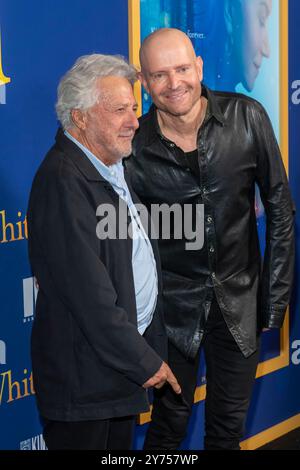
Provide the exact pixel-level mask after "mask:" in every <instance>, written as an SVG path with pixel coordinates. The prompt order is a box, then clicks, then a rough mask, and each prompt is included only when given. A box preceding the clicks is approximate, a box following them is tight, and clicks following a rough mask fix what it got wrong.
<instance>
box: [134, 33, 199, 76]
mask: <svg viewBox="0 0 300 470" xmlns="http://www.w3.org/2000/svg"><path fill="white" fill-rule="evenodd" d="M169 48H176V49H178V48H181V49H186V51H187V52H188V54H189V55H190V57H191V58H193V59H196V54H195V51H194V48H193V44H192V43H191V40H190V39H189V37H188V36H187V35H186V34H185V33H183V32H182V31H180V30H179V29H175V28H161V29H157V30H156V31H154V32H153V33H151V34H149V36H147V37H146V38H145V39H144V41H143V43H142V45H141V48H140V63H141V69H142V71H145V70H147V69H148V68H149V62H150V61H151V57H152V55H153V54H155V55H156V56H157V55H159V54H160V53H162V54H164V55H165V54H166V53H167V51H168V49H169Z"/></svg>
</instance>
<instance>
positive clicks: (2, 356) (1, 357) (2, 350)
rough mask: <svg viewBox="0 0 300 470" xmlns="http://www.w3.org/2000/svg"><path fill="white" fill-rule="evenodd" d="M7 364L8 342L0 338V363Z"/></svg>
mask: <svg viewBox="0 0 300 470" xmlns="http://www.w3.org/2000/svg"><path fill="white" fill-rule="evenodd" d="M4 364H6V344H5V342H4V341H2V340H0V365H4Z"/></svg>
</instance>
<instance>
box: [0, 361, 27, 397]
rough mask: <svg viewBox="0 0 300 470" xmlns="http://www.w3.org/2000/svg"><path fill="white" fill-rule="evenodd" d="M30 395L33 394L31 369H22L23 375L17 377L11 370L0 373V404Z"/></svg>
mask: <svg viewBox="0 0 300 470" xmlns="http://www.w3.org/2000/svg"><path fill="white" fill-rule="evenodd" d="M31 395H35V391H34V387H33V378H32V372H31V371H28V369H24V370H23V377H17V378H16V376H15V374H14V372H13V371H12V370H6V371H5V372H2V373H1V374H0V406H1V405H4V404H10V403H13V402H14V401H17V400H20V399H21V398H27V397H30V396H31Z"/></svg>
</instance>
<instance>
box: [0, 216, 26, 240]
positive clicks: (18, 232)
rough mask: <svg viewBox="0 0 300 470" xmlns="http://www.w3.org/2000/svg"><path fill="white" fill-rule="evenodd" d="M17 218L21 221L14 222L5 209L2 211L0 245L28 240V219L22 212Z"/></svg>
mask: <svg viewBox="0 0 300 470" xmlns="http://www.w3.org/2000/svg"><path fill="white" fill-rule="evenodd" d="M17 217H18V219H19V220H17V221H12V220H11V219H10V218H9V217H8V215H7V212H6V211H5V210H4V209H3V210H1V211H0V243H9V242H17V241H20V240H25V239H26V240H27V238H28V227H27V217H26V215H25V216H24V215H22V212H21V211H18V212H17Z"/></svg>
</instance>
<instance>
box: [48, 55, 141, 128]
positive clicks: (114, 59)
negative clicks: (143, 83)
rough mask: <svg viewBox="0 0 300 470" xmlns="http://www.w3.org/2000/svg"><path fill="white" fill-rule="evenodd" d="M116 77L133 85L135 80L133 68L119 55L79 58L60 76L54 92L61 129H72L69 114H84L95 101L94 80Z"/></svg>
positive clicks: (96, 95)
mask: <svg viewBox="0 0 300 470" xmlns="http://www.w3.org/2000/svg"><path fill="white" fill-rule="evenodd" d="M110 75H112V76H119V77H124V78H126V79H127V80H128V81H129V82H130V83H131V84H132V85H133V84H134V82H135V81H136V79H137V77H136V69H135V68H134V66H133V65H130V64H128V62H126V60H125V59H124V58H123V57H122V56H119V55H114V56H112V55H104V54H90V55H85V56H82V57H79V59H77V61H76V62H75V64H74V65H73V67H72V68H71V69H70V70H69V71H68V72H67V73H66V74H65V75H64V76H63V77H62V79H61V80H60V82H59V85H58V89H57V103H56V105H55V109H56V114H57V118H58V120H59V121H60V123H61V125H62V127H63V129H64V130H67V129H70V128H71V127H73V126H74V123H73V121H72V116H71V111H72V110H73V109H80V110H81V111H85V110H87V109H89V108H90V107H91V106H93V105H94V104H95V103H96V102H97V100H98V98H99V91H98V92H97V90H96V81H97V79H98V78H100V77H107V76H110Z"/></svg>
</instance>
